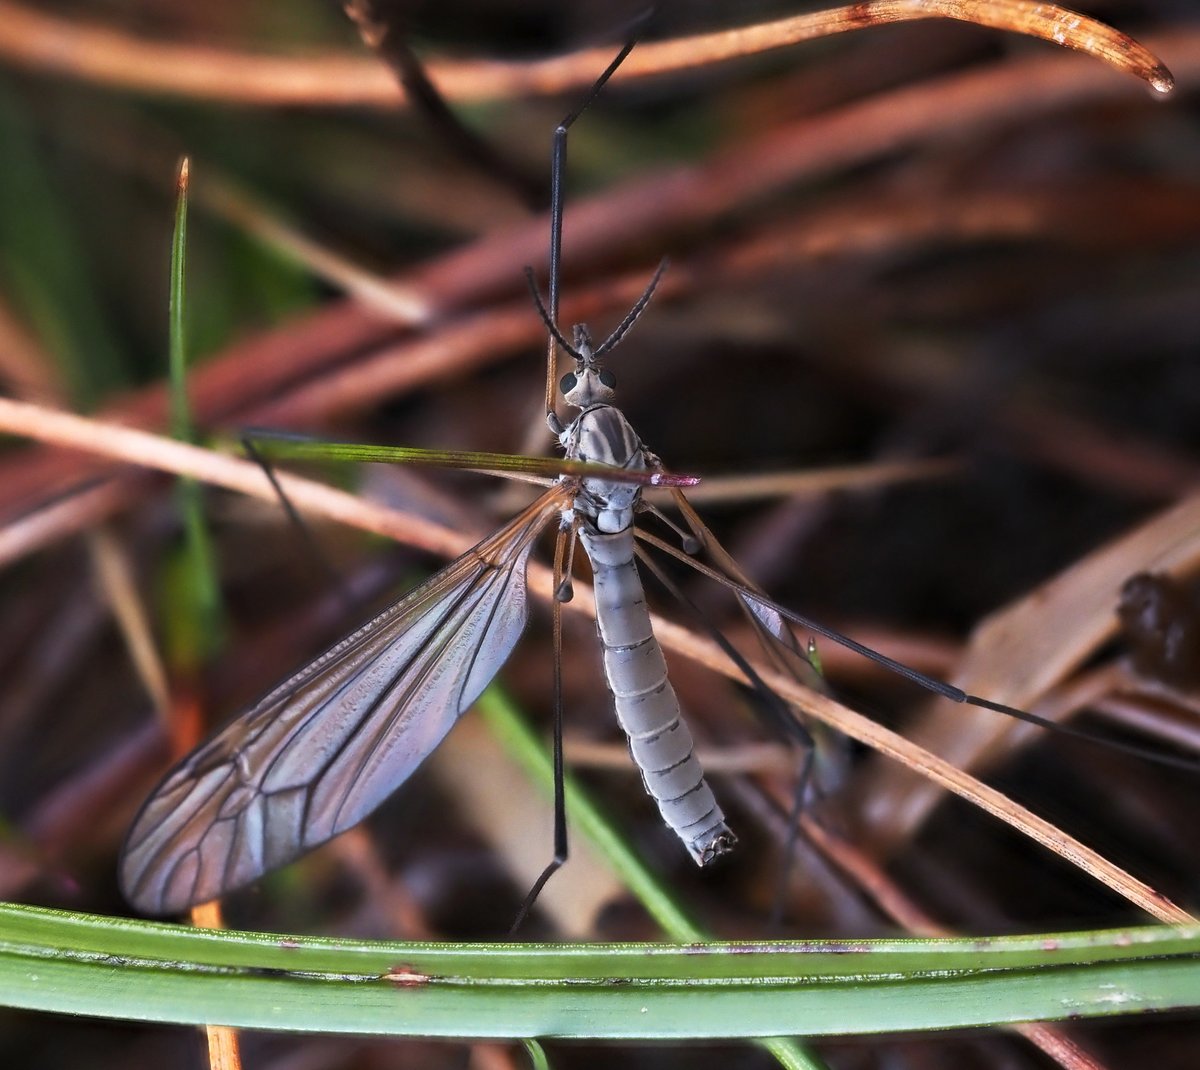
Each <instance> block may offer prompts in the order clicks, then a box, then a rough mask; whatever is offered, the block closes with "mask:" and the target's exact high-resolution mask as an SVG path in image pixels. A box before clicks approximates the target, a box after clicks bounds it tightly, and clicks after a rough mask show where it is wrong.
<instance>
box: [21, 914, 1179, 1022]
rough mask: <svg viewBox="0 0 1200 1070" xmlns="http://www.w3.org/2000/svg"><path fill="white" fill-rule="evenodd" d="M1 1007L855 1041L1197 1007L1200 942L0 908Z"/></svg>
mask: <svg viewBox="0 0 1200 1070" xmlns="http://www.w3.org/2000/svg"><path fill="white" fill-rule="evenodd" d="M0 1003H2V1004H4V1005H6V1006H10V1007H22V1008H27V1009H36V1010H44V1011H57V1012H65V1013H74V1014H87V1015H95V1016H100V1017H105V1018H122V1019H134V1020H139V1021H162V1022H178V1023H189V1024H199V1023H204V1022H213V1023H225V1024H229V1025H236V1026H241V1027H245V1028H259V1029H278V1030H289V1031H295V1032H314V1031H320V1032H327V1033H343V1032H344V1033H366V1034H388V1035H393V1036H428V1037H516V1038H527V1037H573V1038H605V1039H622V1040H646V1039H685V1038H711V1037H722V1038H735V1037H770V1036H778V1035H780V1034H785V1033H790V1032H798V1033H804V1034H807V1035H813V1036H817V1035H824V1036H828V1035H842V1034H864V1033H879V1032H891V1031H895V1030H919V1029H946V1028H963V1027H969V1026H980V1025H1000V1024H1005V1023H1012V1022H1023V1021H1032V1020H1061V1019H1064V1018H1079V1017H1099V1016H1108V1015H1113V1014H1121V1013H1143V1012H1146V1011H1161V1010H1172V1009H1179V1008H1192V1009H1194V1008H1196V1007H1197V1006H1198V1005H1200V930H1198V929H1195V928H1191V929H1186V930H1184V929H1180V930H1175V929H1169V928H1145V929H1130V930H1123V931H1120V932H1102V933H1067V934H1061V935H1043V936H1023V937H1004V938H998V939H993V940H974V939H960V940H893V941H886V940H884V941H853V942H849V941H847V942H839V941H829V942H812V943H807V944H806V943H802V942H777V943H770V944H713V945H707V946H704V947H696V946H689V945H682V946H676V945H654V944H615V945H589V944H568V945H537V944H532V945H511V944H509V945H505V944H490V945H481V944H415V943H408V944H405V943H385V942H373V941H351V940H330V939H314V938H304V937H292V936H288V937H281V936H272V935H268V934H261V933H237V932H220V931H211V930H197V929H189V928H184V927H181V926H175V925H163V924H151V923H147V922H140V921H129V920H125V919H117V918H103V917H95V916H91V915H85V914H72V913H66V912H61V911H52V910H45V909H40V908H33V907H24V906H17V905H13V904H0Z"/></svg>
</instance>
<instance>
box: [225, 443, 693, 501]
mask: <svg viewBox="0 0 1200 1070" xmlns="http://www.w3.org/2000/svg"><path fill="white" fill-rule="evenodd" d="M248 434H249V435H250V437H251V438H253V440H254V447H255V449H256V450H258V452H260V453H261V454H262V455H263V456H264V457H269V458H271V459H272V460H277V461H283V460H292V461H357V462H374V463H380V464H423V465H429V466H431V467H435V468H466V469H471V470H474V471H478V472H508V473H522V474H525V475H537V476H546V477H549V478H553V477H555V476H560V475H578V476H599V477H604V478H608V479H615V480H619V481H620V482H623V483H639V484H642V485H644V486H651V487H694V486H695V485H696V484H697V483H699V482H700V480H699V478H698V477H696V476H688V475H678V474H676V473H673V472H659V471H653V470H648V469H641V470H639V469H631V468H614V467H612V466H611V465H607V464H592V463H589V462H587V461H568V460H566V459H565V458H562V457H530V456H523V455H521V454H516V453H481V452H476V451H473V450H427V449H420V448H418V447H416V446H375V445H371V444H369V443H360V442H321V441H315V440H313V439H306V438H297V437H291V436H288V435H282V434H279V433H278V432H271V433H267V432H263V431H260V430H257V429H255V430H254V431H252V432H248Z"/></svg>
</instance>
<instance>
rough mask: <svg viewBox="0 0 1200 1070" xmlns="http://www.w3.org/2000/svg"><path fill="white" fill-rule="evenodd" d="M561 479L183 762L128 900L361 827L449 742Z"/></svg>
mask: <svg viewBox="0 0 1200 1070" xmlns="http://www.w3.org/2000/svg"><path fill="white" fill-rule="evenodd" d="M564 494H565V492H564V491H563V490H562V489H561V488H557V487H556V488H554V489H552V490H550V491H548V492H547V493H546V494H544V495H542V497H541V498H539V499H538V500H537V501H536V502H534V503H533V504H532V505H530V506H529V507H528V508H527V509H526V510H525V511H524V512H522V513H521V514H520V515H519V516H517V517H516V518H515V519H513V520H512V521H511V522H510V523H509V524H507V525H505V527H504V528H502V529H501V530H500V531H498V532H497V533H496V534H495V535H492V536H491V537H489V538H487V539H485V540H484V541H483V542H481V543H479V544H478V545H477V546H475V547H474V548H473V549H471V550H468V551H467V553H465V554H463V556H462V557H460V558H458V559H457V560H455V561H453V562H451V563H450V564H449V565H447V566H446V567H445V568H444V569H442V571H441V572H439V573H437V574H436V575H435V576H433V577H431V578H430V579H428V580H426V581H425V582H424V583H422V584H421V585H420V586H419V587H416V588H415V589H413V590H412V591H410V592H409V593H408V594H406V595H405V596H404V597H403V598H401V599H400V600H399V601H398V602H396V603H395V604H394V605H392V606H391V607H390V608H389V609H387V610H385V611H384V612H383V613H381V614H379V616H377V617H375V618H374V619H373V620H371V621H368V622H367V623H366V624H365V625H363V626H362V627H360V628H359V629H357V630H356V631H354V632H352V633H351V634H349V635H347V636H346V637H345V638H344V639H342V640H341V641H339V642H338V643H336V644H335V645H334V646H332V647H331V648H330V649H329V650H327V651H326V652H325V653H324V654H322V655H321V656H320V657H318V658H317V659H316V660H315V661H313V662H311V663H310V664H309V665H308V666H306V667H305V668H304V669H301V670H300V671H299V672H298V673H296V674H295V675H294V676H292V677H291V678H290V679H288V680H287V681H285V682H284V683H283V684H281V685H280V686H279V687H278V688H276V689H275V690H274V691H272V692H271V693H270V694H269V695H267V696H266V698H264V699H263V700H262V701H261V702H259V703H258V705H256V706H254V707H253V708H252V709H250V710H248V711H247V712H246V713H244V714H242V715H241V716H240V717H238V718H237V719H236V720H234V721H233V722H232V723H230V724H229V725H228V726H227V727H226V728H225V729H224V730H222V731H221V732H220V733H219V734H218V735H217V736H215V737H214V738H213V739H212V740H210V741H209V742H207V743H205V744H204V745H202V746H201V747H199V748H198V749H197V750H195V751H193V752H192V754H191V755H189V756H188V757H187V758H185V759H184V760H183V761H182V762H180V764H179V765H178V766H176V767H175V768H174V769H173V770H172V771H171V772H170V773H169V774H168V775H167V776H166V778H165V779H164V780H163V782H162V783H161V784H160V785H159V786H158V788H157V789H156V790H155V791H154V793H153V794H152V795H151V796H150V798H149V799H148V800H147V801H146V803H145V804H144V805H143V807H142V809H141V812H140V813H139V814H138V817H137V819H136V820H135V821H134V824H133V827H132V828H131V829H130V832H129V835H128V837H127V838H126V841H125V847H124V850H123V852H122V857H121V869H120V877H121V886H122V890H123V891H124V893H125V896H126V898H127V899H128V900H129V901H130V902H131V903H132V904H133V905H134V906H136V907H137V908H138V909H139V910H142V911H143V912H145V913H147V914H167V913H174V912H177V911H180V910H184V909H186V908H187V907H189V906H191V905H193V904H195V903H200V902H204V901H206V900H208V899H212V898H214V897H216V896H218V895H220V894H222V893H224V892H227V891H229V890H231V889H233V888H237V887H240V886H241V885H243V884H246V883H248V882H249V881H252V880H254V879H256V878H257V877H259V876H261V875H262V874H263V873H265V872H267V871H268V870H271V869H274V868H276V867H278V866H282V865H284V864H285V863H287V862H290V861H292V860H293V859H294V858H296V857H298V856H299V855H301V854H303V853H304V852H305V851H307V850H309V849H311V848H313V847H315V846H317V845H318V844H320V843H323V842H324V841H325V840H327V839H329V838H330V837H332V836H335V835H337V834H338V833H339V832H342V831H344V830H345V829H348V828H350V827H351V826H352V825H355V824H357V823H358V822H359V821H361V820H362V819H363V818H364V817H366V816H367V814H369V813H370V812H371V811H372V810H374V809H375V808H376V807H377V806H378V805H379V804H380V803H381V802H383V800H384V799H385V798H386V797H387V796H388V795H390V794H391V793H392V792H393V791H394V790H395V789H396V788H397V787H398V786H399V785H400V784H401V783H403V782H404V780H405V779H406V778H407V777H408V776H409V775H410V774H411V773H412V772H413V770H414V769H416V767H417V766H418V765H419V764H420V763H421V762H422V761H423V760H424V759H425V757H426V756H427V755H428V754H429V753H430V752H431V751H432V750H433V749H434V748H435V747H436V746H437V745H438V744H439V743H440V742H441V741H442V739H443V738H444V737H445V735H446V733H447V732H449V731H450V729H451V727H452V726H453V725H454V723H455V721H456V720H457V719H458V717H459V716H460V715H461V714H462V713H463V712H464V711H465V710H466V709H467V708H468V707H469V706H470V705H471V703H472V702H474V701H475V699H476V698H477V697H478V696H479V694H480V692H481V691H483V689H484V688H485V687H486V686H487V684H488V682H489V681H490V680H491V679H492V677H493V676H494V675H495V674H496V672H497V671H498V670H499V668H500V666H501V665H503V664H504V662H505V660H506V659H507V658H508V655H509V654H510V653H511V651H512V648H513V646H514V645H515V644H516V642H517V639H518V638H520V635H521V632H522V630H523V629H524V626H525V620H526V617H527V610H526V592H525V570H526V564H527V562H528V559H529V553H530V550H531V549H532V547H533V543H534V540H535V538H536V536H537V534H538V532H539V531H540V530H541V529H542V528H543V527H544V526H545V524H546V523H547V521H548V520H549V519H550V518H551V516H553V515H554V514H555V513H557V512H558V510H559V509H560V508H561V507H562V505H563V503H564Z"/></svg>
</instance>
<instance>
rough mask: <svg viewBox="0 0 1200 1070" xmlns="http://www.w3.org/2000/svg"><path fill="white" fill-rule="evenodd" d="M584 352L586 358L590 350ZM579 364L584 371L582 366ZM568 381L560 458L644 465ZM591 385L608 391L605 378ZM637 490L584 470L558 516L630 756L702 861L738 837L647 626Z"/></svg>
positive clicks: (616, 415)
mask: <svg viewBox="0 0 1200 1070" xmlns="http://www.w3.org/2000/svg"><path fill="white" fill-rule="evenodd" d="M583 352H584V353H586V354H587V356H588V357H589V358H590V357H591V353H590V350H588V349H584V350H583ZM585 370H586V371H587V372H591V368H590V367H588V366H586V365H585ZM593 374H595V373H593ZM569 378H570V377H568V379H569ZM575 379H576V385H575V386H574V387H573V388H572V389H571V390H569V391H564V392H565V393H566V395H567V397H568V399H573V400H575V402H576V403H579V404H582V405H583V406H584V407H583V409H582V411H581V412H580V413H579V415H578V416H577V417H576V418H575V419H574V420H573V421H572V422H571V424H570V425H569V426H568V427H567V428H566V429H565V430H564V431H563V432H562V433H561V434H560V436H559V441H560V443H561V445H562V446H563V448H564V449H565V451H566V455H567V459H568V460H585V461H594V462H600V463H603V464H610V465H613V466H614V467H618V468H626V469H628V468H648V467H650V466H651V464H650V458H649V457H648V456H647V454H646V451H645V449H644V448H643V447H642V443H641V440H640V439H639V438H638V436H637V433H636V432H635V431H634V430H633V428H632V427H631V426H630V424H629V421H628V420H627V419H626V418H625V415H624V414H623V413H622V412H621V411H620V410H619V409H617V408H616V407H615V406H613V405H609V404H607V403H605V402H598V403H591V404H589V403H588V401H589V400H590V397H591V391H590V389H589V385H588V377H587V376H586V375H583V374H576V376H575ZM596 382H597V383H599V379H598V378H597V379H596ZM600 386H601V388H602V392H603V393H604V394H606V395H608V396H611V393H612V388H611V386H607V385H605V384H602V383H601V384H600ZM640 496H641V491H640V488H639V487H638V486H637V485H636V484H630V483H618V482H615V481H612V480H605V479H597V478H592V477H588V478H585V479H583V480H582V481H581V486H580V490H579V492H578V493H577V494H576V496H575V498H574V500H573V502H572V504H571V506H570V508H568V509H566V510H564V516H563V522H564V524H567V525H572V526H575V527H577V529H578V534H579V539H580V542H582V544H583V548H584V551H585V552H586V553H587V555H588V559H589V560H590V561H591V564H592V572H593V585H594V590H595V599H596V627H597V631H598V633H599V636H600V642H601V644H602V646H603V651H604V676H605V680H606V681H607V683H608V688H609V690H610V691H611V692H612V695H613V704H614V707H615V710H616V715H617V720H618V721H619V722H620V725H621V728H622V730H623V731H624V732H625V735H626V736H627V737H628V740H629V753H630V756H631V757H632V758H633V761H634V762H635V764H636V765H637V767H638V769H639V770H640V771H641V774H642V782H643V783H644V784H645V787H646V791H647V792H648V793H649V794H650V796H651V797H652V798H653V799H654V801H655V803H656V804H657V805H658V809H659V812H660V813H661V814H662V817H663V820H664V821H665V822H666V824H667V825H668V827H669V828H670V829H671V830H672V831H673V832H674V833H675V834H676V835H677V836H678V837H679V839H680V840H681V841H682V842H683V845H684V846H685V847H686V848H687V850H688V853H689V854H690V855H691V856H692V858H693V859H694V860H695V861H696V863H697V864H698V865H707V864H708V863H709V862H712V861H713V860H714V859H716V858H718V857H720V856H721V855H723V854H726V853H727V852H729V851H730V850H732V848H733V846H734V844H735V843H736V842H737V837H736V836H735V835H734V834H733V832H732V831H731V830H730V829H729V826H728V825H726V824H725V816H724V814H723V813H722V812H721V808H720V806H719V805H718V804H717V801H716V798H715V797H714V796H713V793H712V789H711V788H710V787H709V786H708V783H707V782H706V781H705V779H704V772H703V770H702V769H701V767H700V762H699V761H698V760H697V758H696V756H695V754H694V752H693V746H692V735H691V732H689V731H688V727H687V725H686V724H685V723H684V722H683V718H682V715H681V713H680V709H679V700H678V698H677V697H676V695H675V689H674V688H673V687H672V686H671V682H670V680H669V679H668V678H667V664H666V661H665V660H664V658H663V653H662V648H661V647H660V646H659V644H658V640H657V639H656V638H655V637H654V631H653V629H652V627H651V625H650V613H649V611H648V610H647V608H646V596H645V592H644V591H643V589H642V581H641V577H640V576H639V575H638V571H637V565H636V564H635V563H634V534H633V524H634V513H635V510H636V507H637V504H638V500H639V498H640Z"/></svg>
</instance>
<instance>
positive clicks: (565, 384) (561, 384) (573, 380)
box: [558, 372, 579, 394]
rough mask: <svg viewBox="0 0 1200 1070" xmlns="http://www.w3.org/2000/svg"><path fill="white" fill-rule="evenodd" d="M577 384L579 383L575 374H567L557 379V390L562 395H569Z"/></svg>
mask: <svg viewBox="0 0 1200 1070" xmlns="http://www.w3.org/2000/svg"><path fill="white" fill-rule="evenodd" d="M578 383H579V379H578V378H577V377H576V375H575V373H574V372H567V374H566V375H564V376H563V377H562V378H561V379H559V381H558V389H559V390H561V391H562V392H563V394H569V393H570V392H571V391H572V390H574V389H575V387H576V386H577V385H578Z"/></svg>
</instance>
